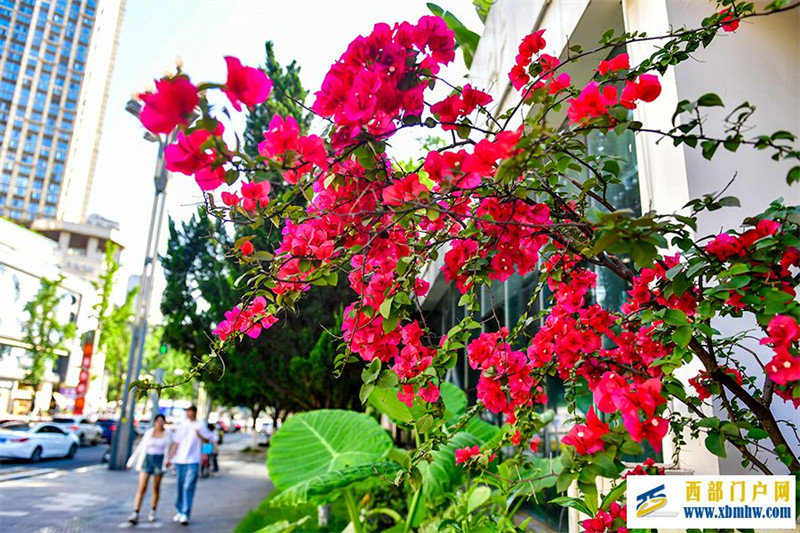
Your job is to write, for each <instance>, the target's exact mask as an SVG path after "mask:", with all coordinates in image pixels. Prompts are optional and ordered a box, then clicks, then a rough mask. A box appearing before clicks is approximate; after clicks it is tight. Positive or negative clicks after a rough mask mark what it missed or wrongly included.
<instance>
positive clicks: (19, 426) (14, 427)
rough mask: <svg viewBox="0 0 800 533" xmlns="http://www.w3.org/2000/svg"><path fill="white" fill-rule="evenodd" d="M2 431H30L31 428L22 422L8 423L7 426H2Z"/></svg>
mask: <svg viewBox="0 0 800 533" xmlns="http://www.w3.org/2000/svg"><path fill="white" fill-rule="evenodd" d="M0 429H5V430H8V431H30V429H31V427H30V426H29V425H28V424H24V423H20V422H6V423H5V424H0Z"/></svg>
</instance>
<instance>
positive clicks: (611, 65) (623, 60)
mask: <svg viewBox="0 0 800 533" xmlns="http://www.w3.org/2000/svg"><path fill="white" fill-rule="evenodd" d="M629 68H631V64H630V60H629V59H628V54H624V53H623V54H619V55H617V56H614V57H613V58H611V59H609V60H604V61H601V62H600V64H599V65H598V66H597V72H598V73H600V75H601V76H604V75H606V74H608V73H609V72H616V71H618V70H628V69H629Z"/></svg>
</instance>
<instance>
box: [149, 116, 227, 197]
mask: <svg viewBox="0 0 800 533" xmlns="http://www.w3.org/2000/svg"><path fill="white" fill-rule="evenodd" d="M223 131H224V128H223V127H222V124H217V127H216V129H215V130H214V131H213V132H211V131H207V130H195V131H193V132H191V133H190V134H188V135H186V134H185V132H183V131H178V135H177V137H176V140H175V143H174V144H170V145H168V146H166V147H165V148H164V159H165V161H166V167H167V170H169V171H171V172H180V173H182V174H186V175H187V176H191V175H194V179H195V181H196V182H197V185H198V186H199V187H200V189H201V190H203V191H213V190H214V189H217V188H218V187H219V186H220V185H222V184H224V183H225V169H224V168H223V167H222V165H221V164H217V165H215V164H214V163H215V162H217V159H218V158H219V157H220V156H221V155H225V152H227V149H224V150H223V152H222V153H220V152H219V151H218V148H217V147H223V148H224V147H225V142H224V141H223V140H222V132H223Z"/></svg>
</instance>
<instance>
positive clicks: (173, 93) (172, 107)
mask: <svg viewBox="0 0 800 533" xmlns="http://www.w3.org/2000/svg"><path fill="white" fill-rule="evenodd" d="M139 98H141V99H142V101H143V102H144V107H142V111H141V113H139V120H141V121H142V124H143V125H144V127H145V128H147V129H148V130H150V131H151V132H153V133H171V132H172V130H174V129H175V128H176V127H177V126H178V125H179V124H183V125H187V124H188V123H189V117H191V115H192V112H193V111H194V108H195V107H196V106H197V104H198V103H199V102H200V96H199V95H198V94H197V87H195V86H194V85H192V83H191V82H190V81H189V79H188V78H186V77H185V76H177V77H175V78H164V79H162V80H158V81H156V91H155V92H154V93H141V94H140V95H139Z"/></svg>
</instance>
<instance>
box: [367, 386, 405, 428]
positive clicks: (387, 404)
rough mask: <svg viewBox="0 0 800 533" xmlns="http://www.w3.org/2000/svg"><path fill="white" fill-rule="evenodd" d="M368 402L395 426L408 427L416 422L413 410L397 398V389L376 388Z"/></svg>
mask: <svg viewBox="0 0 800 533" xmlns="http://www.w3.org/2000/svg"><path fill="white" fill-rule="evenodd" d="M367 401H368V402H369V404H370V405H371V406H372V407H374V408H375V409H377V410H378V411H380V412H381V413H383V414H385V415H386V416H388V417H389V418H391V419H392V422H394V423H395V424H400V425H406V424H408V423H409V422H411V421H412V420H414V415H413V414H412V413H411V409H409V408H408V406H407V405H406V404H404V403H403V402H401V401H400V400H399V399H398V398H397V389H395V388H375V390H373V391H372V394H370V395H369V399H368V400H367Z"/></svg>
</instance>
